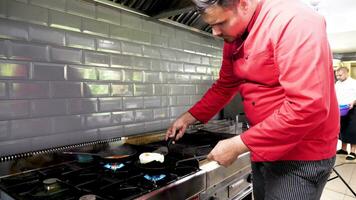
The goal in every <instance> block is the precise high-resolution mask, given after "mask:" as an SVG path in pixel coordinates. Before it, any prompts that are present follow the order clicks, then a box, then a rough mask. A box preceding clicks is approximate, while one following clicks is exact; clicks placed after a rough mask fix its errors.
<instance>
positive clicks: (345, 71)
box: [335, 67, 349, 81]
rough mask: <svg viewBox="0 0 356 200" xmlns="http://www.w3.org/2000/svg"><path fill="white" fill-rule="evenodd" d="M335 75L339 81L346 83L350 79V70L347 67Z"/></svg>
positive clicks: (337, 71) (340, 68)
mask: <svg viewBox="0 0 356 200" xmlns="http://www.w3.org/2000/svg"><path fill="white" fill-rule="evenodd" d="M335 75H336V79H337V80H338V81H345V80H346V79H347V78H348V77H349V69H348V68H347V67H339V68H337V70H336V72H335Z"/></svg>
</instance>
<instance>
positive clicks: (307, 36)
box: [189, 0, 339, 161]
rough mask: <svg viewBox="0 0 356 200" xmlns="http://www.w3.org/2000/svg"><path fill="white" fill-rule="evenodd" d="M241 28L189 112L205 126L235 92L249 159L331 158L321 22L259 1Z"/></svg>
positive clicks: (332, 128)
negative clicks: (244, 35) (244, 125)
mask: <svg viewBox="0 0 356 200" xmlns="http://www.w3.org/2000/svg"><path fill="white" fill-rule="evenodd" d="M247 31H248V36H247V38H246V39H245V40H244V41H235V42H234V43H230V44H228V43H225V44H224V49H223V62H222V66H221V70H220V74H219V79H218V80H217V81H216V82H215V83H214V84H213V85H212V87H211V88H210V89H209V90H208V91H207V93H206V94H205V95H204V96H203V98H202V99H201V100H200V101H199V102H197V103H196V104H195V105H194V106H193V107H192V108H191V109H190V110H189V112H190V113H191V114H192V115H193V116H194V117H195V118H197V119H198V120H199V121H202V122H207V121H208V120H209V119H211V118H212V117H213V116H214V115H215V114H216V113H217V112H218V111H219V110H221V109H222V108H223V107H224V106H225V105H226V104H227V103H228V102H229V101H230V100H231V98H232V97H233V96H234V95H235V94H236V92H240V94H241V97H242V99H243V105H244V111H245V113H246V117H247V118H248V120H249V122H250V125H251V126H252V127H251V128H250V129H249V130H248V131H246V132H244V133H243V134H242V135H241V139H242V141H243V142H244V143H245V144H246V145H247V147H248V148H249V149H250V151H251V159H252V161H277V160H321V159H327V158H331V157H333V156H334V155H335V151H336V145H337V138H338V132H339V110H338V104H337V100H336V96H335V89H334V75H333V67H332V54H331V51H330V48H329V44H328V40H327V35H326V23H325V20H324V18H323V17H321V16H320V15H318V14H317V13H315V12H314V11H312V10H311V9H310V8H309V7H307V6H306V5H304V4H302V3H300V2H299V1H298V0H288V1H286V0H262V1H260V2H259V5H258V7H257V9H256V12H255V14H254V16H253V18H252V19H251V22H250V23H249V26H248V29H247Z"/></svg>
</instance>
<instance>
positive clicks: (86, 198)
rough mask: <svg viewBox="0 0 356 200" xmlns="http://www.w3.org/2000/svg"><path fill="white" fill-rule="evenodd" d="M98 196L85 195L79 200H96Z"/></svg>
mask: <svg viewBox="0 0 356 200" xmlns="http://www.w3.org/2000/svg"><path fill="white" fill-rule="evenodd" d="M95 199H96V196H95V195H93V194H88V195H84V196H82V197H80V198H79V200H95Z"/></svg>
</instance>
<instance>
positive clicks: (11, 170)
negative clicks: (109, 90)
mask: <svg viewBox="0 0 356 200" xmlns="http://www.w3.org/2000/svg"><path fill="white" fill-rule="evenodd" d="M232 136H234V135H231V134H223V133H221V134H215V133H210V132H206V131H198V132H197V133H194V134H186V135H185V136H184V137H183V138H182V139H181V140H179V141H178V142H177V143H176V144H174V145H172V147H170V148H169V153H168V154H167V155H166V156H165V163H166V167H165V168H164V170H154V171H148V172H147V171H145V170H142V168H140V167H139V165H138V164H137V163H138V155H139V154H140V153H142V152H152V151H154V150H155V149H157V148H159V147H162V146H165V145H166V142H165V141H157V142H151V143H149V144H143V145H136V144H135V145H130V147H131V148H133V149H135V150H136V151H137V153H136V154H135V156H133V157H131V158H130V159H127V160H126V159H125V160H123V161H120V160H119V161H117V162H116V161H113V160H104V159H98V158H96V157H95V156H94V157H93V156H91V155H75V154H74V155H72V154H71V155H68V154H64V153H63V152H62V151H56V152H52V153H38V155H35V154H32V155H31V156H24V157H23V158H16V159H10V158H7V160H6V161H4V160H3V161H2V162H0V194H1V196H0V200H78V199H79V200H88V199H89V200H93V199H94V200H119V199H124V200H128V199H193V198H195V197H197V198H198V197H200V199H205V198H208V197H209V198H210V195H211V194H210V193H211V191H212V190H211V189H209V188H215V186H217V185H219V184H222V183H223V182H224V180H225V182H226V180H229V179H231V177H236V176H237V175H238V176H239V177H240V179H241V177H243V179H244V180H245V179H246V180H247V178H246V177H247V175H248V174H249V172H250V168H249V158H248V156H245V157H244V158H243V159H240V161H237V162H236V163H235V167H234V168H240V169H241V170H245V171H244V173H241V170H238V171H239V172H237V171H236V170H234V171H232V170H231V168H222V167H219V166H216V167H213V168H210V169H205V170H203V169H202V168H201V165H202V162H204V160H203V161H201V160H198V159H193V160H191V161H189V162H183V163H180V162H177V161H179V160H182V159H186V158H191V157H195V156H200V155H207V153H209V152H210V151H211V149H212V148H213V147H214V146H215V145H216V143H217V142H218V141H219V140H221V139H225V138H229V137H232ZM121 145H123V141H122V140H117V141H111V142H101V143H98V144H90V145H83V146H81V147H77V148H73V149H70V151H73V152H90V153H97V152H102V151H112V150H115V148H118V147H120V146H121ZM125 145H127V144H125ZM65 151H68V149H66V150H65ZM177 163H179V164H177ZM246 166H248V167H247V168H246ZM231 171H232V172H233V173H231ZM227 172H229V173H228V174H226V173H227ZM224 174H225V175H224ZM231 181H232V180H230V182H231ZM230 182H229V185H231V184H230ZM225 185H226V184H225ZM249 185H250V184H249ZM213 195H216V192H215V193H214V194H213ZM227 199H228V198H227Z"/></svg>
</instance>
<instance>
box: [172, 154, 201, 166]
mask: <svg viewBox="0 0 356 200" xmlns="http://www.w3.org/2000/svg"><path fill="white" fill-rule="evenodd" d="M207 157H208V155H203V156H194V157H191V158H186V159H182V160H178V161H177V162H176V166H178V165H179V164H180V163H183V162H187V161H191V160H198V159H206V158H207Z"/></svg>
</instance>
